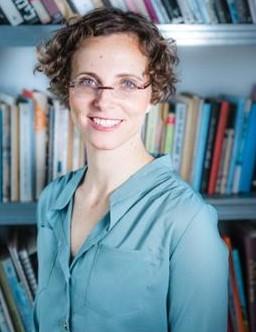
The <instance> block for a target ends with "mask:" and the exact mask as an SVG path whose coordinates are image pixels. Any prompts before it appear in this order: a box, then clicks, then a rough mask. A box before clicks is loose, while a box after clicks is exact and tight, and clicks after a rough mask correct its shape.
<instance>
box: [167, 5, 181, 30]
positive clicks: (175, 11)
mask: <svg viewBox="0 0 256 332" xmlns="http://www.w3.org/2000/svg"><path fill="white" fill-rule="evenodd" d="M166 2H168V4H169V6H170V10H171V13H172V14H171V16H172V23H173V24H178V23H184V20H183V17H182V14H181V11H180V7H179V5H178V2H177V1H176V0H168V1H166Z"/></svg>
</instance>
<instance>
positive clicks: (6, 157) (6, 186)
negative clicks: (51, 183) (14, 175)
mask: <svg viewBox="0 0 256 332" xmlns="http://www.w3.org/2000/svg"><path fill="white" fill-rule="evenodd" d="M0 110H1V112H2V146H1V149H2V169H3V172H2V174H3V183H2V193H3V199H2V201H3V202H9V201H10V192H11V188H10V181H11V179H10V168H11V146H10V109H9V107H8V105H6V104H2V105H1V104H0Z"/></svg>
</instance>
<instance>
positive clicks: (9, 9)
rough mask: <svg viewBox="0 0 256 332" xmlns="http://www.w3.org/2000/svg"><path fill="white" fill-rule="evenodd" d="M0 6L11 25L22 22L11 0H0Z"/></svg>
mask: <svg viewBox="0 0 256 332" xmlns="http://www.w3.org/2000/svg"><path fill="white" fill-rule="evenodd" d="M0 7H1V9H2V11H3V13H4V15H5V16H6V18H7V19H8V21H9V23H10V24H11V25H19V24H21V23H23V22H24V19H23V17H22V16H21V14H20V12H19V11H18V9H17V8H16V6H15V5H14V3H13V2H12V0H0Z"/></svg>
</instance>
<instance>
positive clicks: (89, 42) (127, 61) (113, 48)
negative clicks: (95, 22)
mask: <svg viewBox="0 0 256 332" xmlns="http://www.w3.org/2000/svg"><path fill="white" fill-rule="evenodd" d="M147 64H148V59H147V57H146V56H145V55H144V54H143V53H142V51H141V49H140V46H139V41H138V38H137V37H136V36H135V35H132V34H126V33H118V34H111V35H108V36H98V37H90V38H88V39H86V40H84V41H83V42H82V43H81V45H80V46H79V48H78V49H77V51H76V52H75V53H74V55H73V57H72V73H73V74H74V75H77V74H79V72H83V71H93V72H95V73H98V74H102V75H108V73H112V74H113V73H115V72H116V73H120V72H128V73H129V72H131V73H132V74H137V75H138V74H141V75H144V73H145V70H146V68H147Z"/></svg>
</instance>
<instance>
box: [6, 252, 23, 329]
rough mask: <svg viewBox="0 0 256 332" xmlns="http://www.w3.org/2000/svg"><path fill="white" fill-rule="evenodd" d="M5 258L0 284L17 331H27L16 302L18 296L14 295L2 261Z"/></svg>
mask: <svg viewBox="0 0 256 332" xmlns="http://www.w3.org/2000/svg"><path fill="white" fill-rule="evenodd" d="M3 259H4V258H3V257H2V258H1V259H0V285H1V288H2V291H3V296H4V298H5V301H6V303H7V306H8V309H9V312H10V316H11V321H12V323H13V326H14V329H15V332H25V329H24V325H23V323H22V320H21V314H20V312H19V310H18V307H17V305H18V304H17V302H16V297H14V294H13V289H12V287H11V285H10V284H9V282H8V278H7V275H6V273H5V271H4V268H3V265H2V263H1V262H2V260H3Z"/></svg>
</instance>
